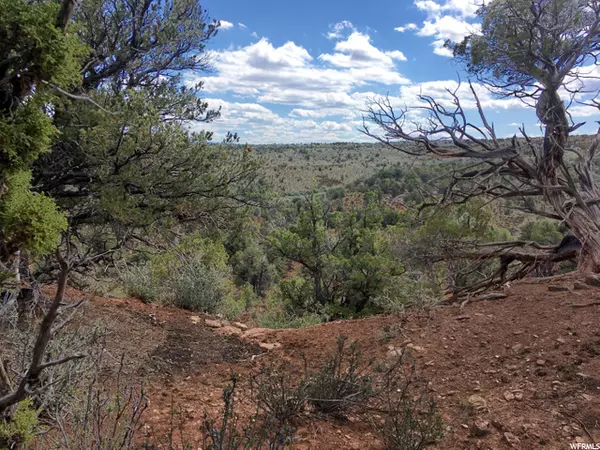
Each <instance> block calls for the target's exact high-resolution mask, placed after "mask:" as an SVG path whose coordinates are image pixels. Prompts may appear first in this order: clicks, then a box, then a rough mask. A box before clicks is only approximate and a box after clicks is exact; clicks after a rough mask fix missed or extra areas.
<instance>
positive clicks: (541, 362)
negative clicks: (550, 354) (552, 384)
mask: <svg viewBox="0 0 600 450" xmlns="http://www.w3.org/2000/svg"><path fill="white" fill-rule="evenodd" d="M535 363H536V364H537V365H538V366H545V365H546V361H545V360H543V359H538V360H537V361H536V362H535Z"/></svg>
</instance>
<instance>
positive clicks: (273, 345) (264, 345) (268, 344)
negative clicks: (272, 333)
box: [258, 342, 281, 350]
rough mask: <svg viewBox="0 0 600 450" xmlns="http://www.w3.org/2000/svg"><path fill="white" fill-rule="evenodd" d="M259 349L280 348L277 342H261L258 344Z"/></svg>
mask: <svg viewBox="0 0 600 450" xmlns="http://www.w3.org/2000/svg"><path fill="white" fill-rule="evenodd" d="M258 346H259V347H260V348H264V349H265V350H274V349H276V348H279V347H281V344H280V343H279V342H261V343H259V344H258Z"/></svg>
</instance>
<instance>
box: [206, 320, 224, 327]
mask: <svg viewBox="0 0 600 450" xmlns="http://www.w3.org/2000/svg"><path fill="white" fill-rule="evenodd" d="M204 325H206V326H207V327H210V328H221V327H222V326H223V324H222V323H221V322H220V321H219V320H214V319H204Z"/></svg>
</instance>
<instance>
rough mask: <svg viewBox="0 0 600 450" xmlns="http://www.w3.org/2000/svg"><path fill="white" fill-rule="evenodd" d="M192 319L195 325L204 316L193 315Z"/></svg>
mask: <svg viewBox="0 0 600 450" xmlns="http://www.w3.org/2000/svg"><path fill="white" fill-rule="evenodd" d="M190 320H191V321H192V323H193V324H194V325H198V324H199V323H200V322H201V321H202V318H201V317H199V316H191V317H190Z"/></svg>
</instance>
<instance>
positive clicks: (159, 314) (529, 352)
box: [73, 277, 600, 450]
mask: <svg viewBox="0 0 600 450" xmlns="http://www.w3.org/2000/svg"><path fill="white" fill-rule="evenodd" d="M574 283H576V284H577V282H576V280H575V279H574V278H572V277H563V278H560V279H555V280H541V281H540V280H526V281H522V282H519V283H515V284H513V285H512V286H511V287H510V288H508V289H507V290H506V291H505V293H506V294H507V297H506V298H505V299H500V300H485V301H477V302H473V303H470V304H467V305H466V306H465V307H464V308H460V307H459V306H458V305H457V306H452V307H444V308H437V309H435V310H433V311H431V312H428V313H424V312H419V313H410V314H405V315H399V316H378V317H371V318H367V319H362V320H354V321H340V322H333V323H328V324H324V325H320V326H317V327H314V328H310V329H294V330H262V329H251V330H250V331H248V332H246V334H245V336H246V337H242V336H239V335H238V334H240V333H241V331H240V330H238V329H237V328H232V327H223V328H211V327H208V326H206V325H205V323H204V320H203V319H204V318H203V317H200V316H198V315H197V314H194V313H190V312H186V311H182V310H178V309H175V308H167V307H155V306H151V305H146V304H143V303H141V302H139V301H137V300H135V299H124V300H119V299H106V298H99V297H96V298H94V299H93V301H91V302H90V303H89V305H88V307H87V311H86V315H87V317H88V318H89V319H90V320H93V319H96V318H102V319H104V320H105V321H106V323H107V324H108V326H109V329H110V335H109V343H108V350H109V352H110V353H111V354H112V355H115V358H116V355H120V354H123V353H124V354H125V355H126V361H127V370H128V371H129V372H130V373H131V375H132V376H143V377H145V378H146V379H147V386H146V389H147V392H148V395H149V398H150V408H149V411H148V414H147V417H146V421H147V427H146V429H147V430H148V433H151V434H155V435H160V434H161V433H163V432H164V431H165V430H166V427H167V426H168V424H169V422H170V416H171V410H172V408H173V406H176V407H177V408H178V409H179V410H180V411H181V412H182V413H183V415H184V419H185V421H186V423H187V426H188V430H190V431H189V432H190V433H193V432H194V430H197V429H198V428H199V426H200V424H201V419H202V417H203V413H204V411H205V410H207V411H209V412H210V413H214V412H216V411H217V410H218V409H219V408H220V406H221V395H222V389H223V388H224V387H225V386H226V385H227V383H228V381H229V378H230V374H231V371H235V372H237V373H240V374H242V377H241V378H243V375H244V374H248V373H249V372H251V371H253V370H255V369H256V368H257V367H259V365H260V364H264V363H266V362H268V361H271V362H279V363H285V364H286V365H287V366H289V367H290V370H295V369H298V368H299V367H300V366H301V364H302V361H303V357H306V358H307V360H309V361H317V362H318V361H319V360H321V358H323V356H324V355H325V354H326V353H328V352H330V351H332V350H333V348H334V346H335V343H336V340H337V338H338V336H340V335H344V336H347V337H348V338H349V339H350V340H352V341H355V342H356V343H357V345H358V346H359V347H360V348H361V349H362V350H363V352H364V353H365V354H367V355H369V356H374V357H377V358H379V359H380V360H382V361H385V360H386V359H387V358H389V353H390V351H393V350H394V349H396V348H401V347H403V346H406V345H407V344H408V343H409V342H410V344H408V345H410V346H411V347H412V349H411V353H412V354H413V355H414V356H415V358H416V360H417V362H418V364H419V366H420V368H421V369H422V372H423V374H424V375H425V376H426V377H427V378H428V379H429V380H430V390H431V392H432V394H433V395H434V396H435V398H436V401H437V403H438V405H439V407H440V409H441V412H442V416H443V419H444V422H445V426H446V427H447V431H446V433H445V434H446V436H445V438H444V440H443V441H442V442H440V443H439V445H437V446H436V448H440V449H441V448H444V449H471V448H473V449H475V448H476V449H505V448H506V449H508V448H528V449H535V448H548V449H565V448H569V443H575V442H600V306H598V305H590V306H585V307H574V306H572V305H573V304H586V303H588V302H592V301H599V300H600V288H595V287H590V288H589V289H585V290H573V285H574ZM580 287H581V286H580ZM567 289H568V290H567ZM73 295H76V294H73ZM233 332H235V333H236V334H235V335H230V334H227V333H233ZM268 344H273V345H268ZM240 404H242V405H243V404H244V400H243V399H241V403H240ZM475 421H478V422H479V423H481V422H484V423H485V422H487V423H488V426H487V429H488V431H489V433H488V434H487V435H486V436H483V437H472V436H469V435H470V431H469V429H468V428H469V426H471V425H472V424H473V423H474V422H475ZM301 425H302V426H301V428H300V430H299V433H298V448H312V449H337V450H339V449H378V448H381V445H380V443H379V442H378V441H377V439H376V438H375V436H373V435H372V434H371V433H370V431H369V428H368V427H367V426H366V425H365V424H362V423H360V421H356V420H350V421H345V422H340V421H334V420H319V419H315V418H310V419H309V418H307V419H306V421H305V423H302V424H301Z"/></svg>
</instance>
